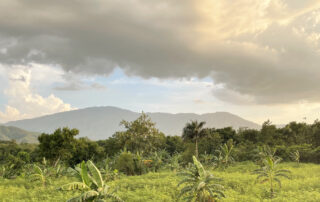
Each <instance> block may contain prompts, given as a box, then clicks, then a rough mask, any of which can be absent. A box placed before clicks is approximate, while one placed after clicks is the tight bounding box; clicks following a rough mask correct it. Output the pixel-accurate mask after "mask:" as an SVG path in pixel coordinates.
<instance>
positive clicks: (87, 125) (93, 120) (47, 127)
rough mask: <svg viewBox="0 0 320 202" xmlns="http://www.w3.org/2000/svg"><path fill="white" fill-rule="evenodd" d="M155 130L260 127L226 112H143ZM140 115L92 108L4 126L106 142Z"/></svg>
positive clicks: (173, 132) (110, 109)
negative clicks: (202, 124)
mask: <svg viewBox="0 0 320 202" xmlns="http://www.w3.org/2000/svg"><path fill="white" fill-rule="evenodd" d="M147 114H148V115H149V116H150V117H151V119H152V121H154V122H156V124H157V125H156V127H157V128H159V129H160V131H162V132H164V133H165V134H166V135H180V134H181V132H182V128H183V127H184V126H185V124H186V123H187V122H188V121H190V120H199V121H206V127H215V128H222V127H227V126H232V127H233V128H236V129H238V128H239V127H249V128H260V126H259V125H258V124H256V123H253V122H250V121H247V120H245V119H242V118H241V117H239V116H236V115H233V114H230V113H227V112H216V113H210V114H202V115H198V114H192V113H185V114H183V113H181V114H170V113H147ZM139 115H140V113H136V112H132V111H129V110H124V109H120V108H116V107H92V108H86V109H79V110H74V111H68V112H62V113H57V114H52V115H47V116H43V117H39V118H34V119H26V120H20V121H14V122H9V123H7V124H6V125H8V126H16V127H19V128H23V129H25V130H29V131H36V132H53V131H54V130H55V129H56V128H59V127H64V126H68V127H70V128H78V129H79V130H80V136H81V137H83V136H87V137H89V138H90V139H93V140H98V139H106V138H108V137H110V136H112V135H113V134H114V132H115V131H119V130H122V129H123V128H122V127H120V126H119V123H120V121H121V120H123V119H124V120H127V121H132V120H134V119H136V118H137V117H138V116H139Z"/></svg>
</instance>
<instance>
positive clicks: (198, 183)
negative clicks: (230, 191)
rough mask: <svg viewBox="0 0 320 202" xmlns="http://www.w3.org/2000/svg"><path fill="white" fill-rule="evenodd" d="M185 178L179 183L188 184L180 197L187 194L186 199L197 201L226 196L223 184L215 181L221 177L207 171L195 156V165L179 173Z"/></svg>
mask: <svg viewBox="0 0 320 202" xmlns="http://www.w3.org/2000/svg"><path fill="white" fill-rule="evenodd" d="M179 175H180V176H183V177H184V178H183V179H182V181H180V183H179V184H178V187H179V186H180V185H182V184H186V186H185V187H183V188H182V189H181V191H180V195H179V197H181V196H182V195H186V197H184V199H185V200H188V201H193V200H194V201H197V202H213V201H215V199H216V198H221V197H225V195H224V193H223V192H222V189H223V186H222V185H220V184H217V183H215V181H218V180H219V178H216V177H214V176H213V175H212V174H211V173H209V172H208V171H206V170H205V169H204V168H203V166H202V164H201V163H200V162H199V161H198V160H197V158H196V157H195V156H193V165H192V167H191V168H190V169H189V170H188V171H187V172H183V173H179Z"/></svg>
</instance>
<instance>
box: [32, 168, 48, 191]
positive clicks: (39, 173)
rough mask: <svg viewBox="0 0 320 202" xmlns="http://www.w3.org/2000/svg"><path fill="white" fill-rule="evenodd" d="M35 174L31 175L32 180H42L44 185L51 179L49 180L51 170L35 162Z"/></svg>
mask: <svg viewBox="0 0 320 202" xmlns="http://www.w3.org/2000/svg"><path fill="white" fill-rule="evenodd" d="M33 172H34V173H33V174H31V175H30V180H31V181H40V182H41V183H42V185H43V186H46V185H47V184H48V183H49V182H50V180H49V175H50V173H49V171H48V169H46V168H43V169H41V168H40V166H38V165H36V164H34V165H33Z"/></svg>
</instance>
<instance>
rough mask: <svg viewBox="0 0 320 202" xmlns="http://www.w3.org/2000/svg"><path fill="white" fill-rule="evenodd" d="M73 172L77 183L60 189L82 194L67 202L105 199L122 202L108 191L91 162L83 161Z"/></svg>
mask: <svg viewBox="0 0 320 202" xmlns="http://www.w3.org/2000/svg"><path fill="white" fill-rule="evenodd" d="M73 172H74V175H75V177H77V178H78V181H77V182H72V183H69V184H66V185H63V186H62V187H61V188H60V189H62V190H66V191H71V190H81V191H83V193H82V194H81V195H80V196H76V197H74V198H71V199H69V200H68V201H69V202H75V201H77V202H86V201H104V200H103V199H106V198H112V199H114V200H116V201H122V200H121V199H120V198H119V197H118V196H117V195H115V194H114V193H112V192H110V191H109V188H110V187H109V186H108V185H106V184H105V183H104V181H103V178H102V176H101V173H100V171H99V169H98V168H97V167H96V166H95V165H94V163H92V161H90V160H89V161H88V162H87V163H85V162H84V161H83V162H82V163H81V164H80V167H78V168H76V170H73Z"/></svg>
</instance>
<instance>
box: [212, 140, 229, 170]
mask: <svg viewBox="0 0 320 202" xmlns="http://www.w3.org/2000/svg"><path fill="white" fill-rule="evenodd" d="M233 147H234V146H233V144H232V142H230V143H229V144H226V143H225V144H223V145H222V146H220V150H217V155H216V156H214V161H215V166H217V167H219V168H223V169H226V168H227V167H229V166H230V165H231V164H232V163H233V162H234V159H233V157H232V151H233Z"/></svg>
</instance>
